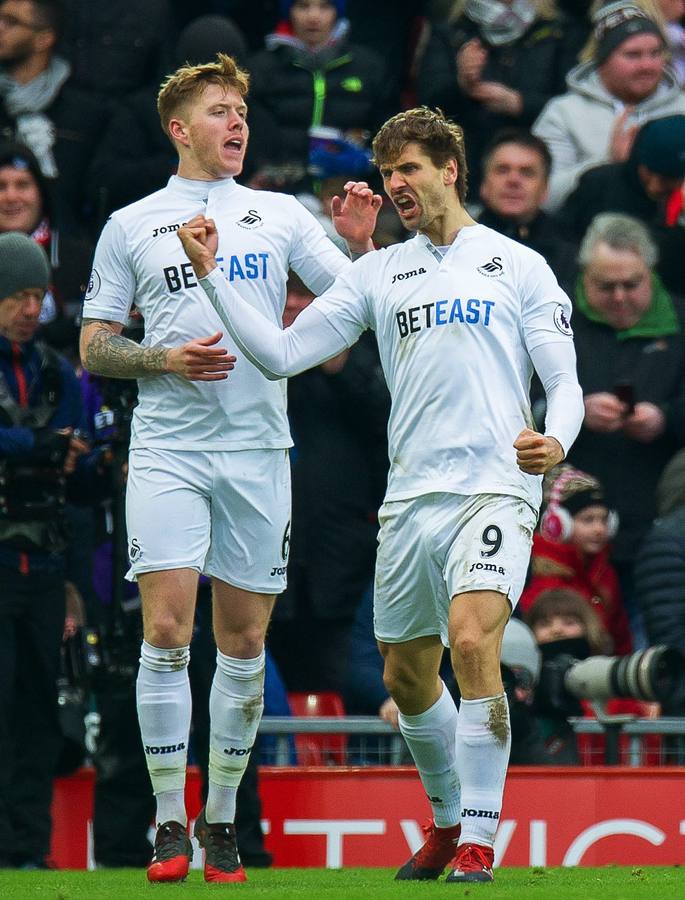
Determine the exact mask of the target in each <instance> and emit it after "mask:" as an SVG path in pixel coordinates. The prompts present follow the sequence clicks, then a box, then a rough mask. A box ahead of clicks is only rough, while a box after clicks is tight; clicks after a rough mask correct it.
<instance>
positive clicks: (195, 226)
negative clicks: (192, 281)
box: [176, 215, 219, 278]
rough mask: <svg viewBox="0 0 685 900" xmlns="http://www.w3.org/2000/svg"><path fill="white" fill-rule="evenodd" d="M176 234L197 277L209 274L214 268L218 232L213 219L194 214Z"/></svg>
mask: <svg viewBox="0 0 685 900" xmlns="http://www.w3.org/2000/svg"><path fill="white" fill-rule="evenodd" d="M176 234H177V235H178V238H179V240H180V242H181V244H183V249H184V250H185V253H186V256H187V257H188V259H189V260H190V262H191V263H192V265H193V270H194V272H195V274H196V275H197V277H198V278H204V277H205V275H209V273H210V272H211V271H212V269H215V268H216V265H217V263H216V259H215V257H216V251H217V249H218V247H219V233H218V231H217V230H216V224H215V222H214V220H213V219H207V218H205V216H203V215H199V216H194V217H193V218H192V219H191V220H190V221H189V222H188V223H186V224H185V225H182V226H181V227H180V228H179V229H178V231H177V232H176Z"/></svg>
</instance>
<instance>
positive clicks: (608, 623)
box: [520, 534, 632, 655]
mask: <svg viewBox="0 0 685 900" xmlns="http://www.w3.org/2000/svg"><path fill="white" fill-rule="evenodd" d="M531 570H532V578H531V580H530V582H529V583H528V585H527V586H526V589H525V590H524V592H523V594H522V595H521V600H520V608H521V611H522V612H524V613H525V612H526V611H527V610H528V609H530V607H531V606H532V605H533V602H534V601H535V600H536V599H537V597H538V596H539V595H540V594H541V593H542V592H543V591H547V590H551V589H553V588H567V589H568V590H572V591H577V592H578V593H579V594H580V595H581V596H582V597H583V598H584V599H585V600H587V601H588V603H589V604H590V606H591V607H592V608H593V609H594V611H595V612H596V613H597V615H598V617H599V620H600V622H601V623H602V625H603V626H604V628H605V630H606V631H607V632H608V633H609V634H610V635H611V638H612V640H613V643H614V648H613V652H614V653H616V654H619V655H624V654H626V653H630V651H631V648H632V641H631V637H630V629H629V626H628V617H627V616H626V612H625V609H624V608H623V601H622V599H621V589H620V587H619V583H618V575H617V574H616V570H615V569H614V568H613V566H612V565H611V563H610V562H609V551H608V549H604V550H602V551H601V552H600V553H597V554H596V555H595V556H593V557H592V559H589V560H583V558H582V556H581V554H580V552H579V550H578V548H577V547H576V546H575V545H574V544H562V543H558V542H557V541H550V540H547V538H544V537H542V535H540V534H535V535H534V536H533V553H532V556H531Z"/></svg>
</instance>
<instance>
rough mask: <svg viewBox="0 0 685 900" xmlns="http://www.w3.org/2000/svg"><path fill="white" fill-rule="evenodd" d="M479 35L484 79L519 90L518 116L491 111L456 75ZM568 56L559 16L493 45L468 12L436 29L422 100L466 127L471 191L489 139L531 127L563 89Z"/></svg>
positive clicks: (420, 79)
mask: <svg viewBox="0 0 685 900" xmlns="http://www.w3.org/2000/svg"><path fill="white" fill-rule="evenodd" d="M474 38H478V39H479V40H480V41H481V43H482V44H483V46H484V47H486V48H487V51H488V58H487V61H486V63H485V67H484V69H483V74H482V79H483V81H494V82H499V83H500V84H503V85H505V86H506V87H509V88H513V89H514V90H516V91H519V93H520V94H521V97H522V99H523V109H522V111H521V114H520V115H519V116H506V115H502V114H500V113H493V112H490V111H489V110H488V109H487V108H486V107H485V106H484V105H483V104H482V103H479V102H478V101H476V100H472V99H471V98H470V97H468V96H467V95H466V94H464V93H463V92H462V90H461V88H460V87H459V83H458V81H457V63H456V54H457V53H458V51H459V50H460V49H461V47H462V46H463V45H464V44H465V43H466V42H467V41H470V40H473V39H474ZM567 61H568V57H567V55H566V45H565V43H564V35H563V30H562V28H561V25H560V23H559V22H558V21H556V20H551V21H547V20H537V21H535V22H533V24H532V25H531V26H530V28H529V29H528V30H527V31H526V32H525V34H523V36H522V37H521V38H519V39H518V40H517V41H514V42H513V43H511V44H506V45H503V46H498V47H495V46H491V45H489V44H488V42H487V40H486V39H485V38H484V36H483V35H482V34H481V32H480V29H479V27H478V25H477V24H476V23H475V22H473V21H471V19H469V18H468V16H466V15H462V16H460V17H459V18H458V19H456V20H455V21H454V22H452V23H451V24H448V25H439V26H436V27H435V28H434V29H433V32H432V34H431V37H430V39H429V41H428V44H427V46H426V49H425V52H424V54H423V56H422V58H421V64H420V68H419V72H418V76H417V96H418V100H419V103H424V104H426V105H427V106H430V107H435V106H438V107H440V109H442V110H443V112H444V113H445V115H447V116H449V117H450V118H454V119H455V121H457V122H458V123H459V124H460V125H461V126H462V127H463V129H464V135H465V138H466V154H467V163H468V166H469V184H470V186H471V188H470V190H471V196H472V197H473V198H474V199H475V198H476V197H477V195H478V186H479V184H480V180H481V169H480V161H481V157H482V154H483V150H484V148H485V146H486V144H487V143H488V142H489V141H490V139H491V138H492V136H493V135H494V134H495V132H496V131H499V130H500V129H501V128H512V127H521V128H529V127H530V126H531V125H532V123H533V122H534V121H535V119H536V117H537V116H538V114H539V113H540V111H541V110H542V108H543V107H544V105H545V104H546V103H547V101H548V100H549V99H550V97H554V95H555V94H558V93H560V92H561V91H562V90H563V89H564V76H565V74H566V71H567Z"/></svg>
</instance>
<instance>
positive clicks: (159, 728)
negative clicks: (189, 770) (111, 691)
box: [136, 641, 192, 825]
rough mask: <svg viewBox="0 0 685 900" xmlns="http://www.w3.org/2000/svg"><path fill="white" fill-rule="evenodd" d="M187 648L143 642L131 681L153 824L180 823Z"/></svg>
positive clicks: (185, 739)
mask: <svg viewBox="0 0 685 900" xmlns="http://www.w3.org/2000/svg"><path fill="white" fill-rule="evenodd" d="M189 660H190V648H189V647H174V648H172V649H164V648H161V647H153V646H152V644H148V643H147V641H143V644H142V646H141V649H140V668H139V669H138V678H137V681H136V705H137V708H138V722H139V723H140V734H141V737H142V739H143V748H144V750H145V759H146V762H147V768H148V771H149V773H150V781H151V782H152V789H153V791H154V793H155V797H156V798H157V824H158V825H161V824H162V823H163V822H168V821H169V820H173V821H174V822H180V823H181V824H182V825H185V824H186V822H187V816H186V811H185V800H184V789H185V780H186V760H187V756H188V736H189V734H190V715H191V711H192V703H191V697H190V682H189V681H188V662H189Z"/></svg>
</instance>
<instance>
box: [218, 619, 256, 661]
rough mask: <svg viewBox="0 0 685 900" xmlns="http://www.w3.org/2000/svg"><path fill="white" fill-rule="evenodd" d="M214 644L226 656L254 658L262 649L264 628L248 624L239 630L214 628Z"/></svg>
mask: <svg viewBox="0 0 685 900" xmlns="http://www.w3.org/2000/svg"><path fill="white" fill-rule="evenodd" d="M214 637H215V640H216V645H217V647H218V648H219V650H221V652H222V653H225V654H226V655H227V656H233V657H235V658H237V659H254V658H255V657H256V656H259V654H260V653H261V652H262V650H263V649H264V637H265V635H264V629H263V628H261V627H260V626H258V625H249V626H247V627H246V628H242V629H241V630H240V631H228V630H221V629H216V630H215V635H214Z"/></svg>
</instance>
